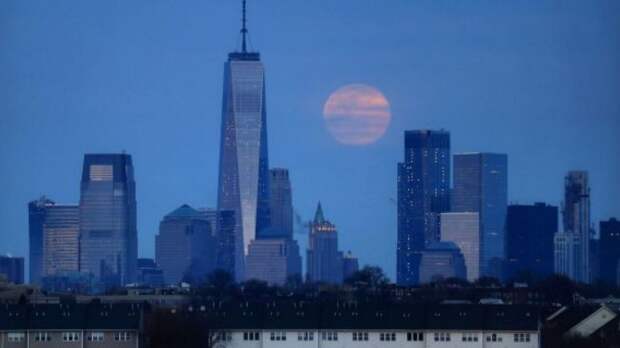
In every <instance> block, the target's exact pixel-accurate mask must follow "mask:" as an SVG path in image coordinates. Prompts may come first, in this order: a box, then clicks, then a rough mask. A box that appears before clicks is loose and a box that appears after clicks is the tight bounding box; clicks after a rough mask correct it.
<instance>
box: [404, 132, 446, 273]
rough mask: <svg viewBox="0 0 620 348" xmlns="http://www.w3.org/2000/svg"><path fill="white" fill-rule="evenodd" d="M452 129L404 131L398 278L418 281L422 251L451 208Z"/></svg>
mask: <svg viewBox="0 0 620 348" xmlns="http://www.w3.org/2000/svg"><path fill="white" fill-rule="evenodd" d="M450 162H451V159H450V133H448V132H446V131H443V130H440V131H434V130H414V131H405V156H404V161H403V162H401V163H398V199H397V200H398V238H397V246H396V254H397V257H396V282H397V283H398V284H399V285H416V284H418V282H419V266H420V252H421V251H422V250H423V249H424V248H425V247H426V246H427V245H428V244H429V243H431V242H433V241H438V240H439V235H440V228H439V214H441V213H443V212H447V211H449V210H450V200H449V198H450V197H449V195H450Z"/></svg>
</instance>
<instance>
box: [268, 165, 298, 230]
mask: <svg viewBox="0 0 620 348" xmlns="http://www.w3.org/2000/svg"><path fill="white" fill-rule="evenodd" d="M269 179H270V181H269V188H270V190H271V195H270V205H269V206H270V213H271V227H272V228H275V229H276V230H278V231H281V232H282V237H284V238H292V237H293V198H292V190H291V181H290V179H289V176H288V170H287V169H283V168H274V169H271V170H269Z"/></svg>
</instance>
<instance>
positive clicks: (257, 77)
mask: <svg viewBox="0 0 620 348" xmlns="http://www.w3.org/2000/svg"><path fill="white" fill-rule="evenodd" d="M242 22H243V27H242V29H241V34H242V47H241V51H240V52H233V53H230V54H229V55H228V61H227V62H226V64H225V65H224V93H223V94H224V95H223V101H222V126H221V127H222V128H221V143H220V164H219V166H220V172H219V191H218V209H219V210H232V211H234V212H235V214H234V215H235V219H236V227H235V245H234V256H235V262H234V266H235V272H234V275H235V279H237V280H243V279H244V276H243V274H244V256H245V255H247V253H248V246H249V244H250V242H251V241H252V240H253V239H255V238H256V235H257V234H260V231H261V230H262V229H264V228H267V227H269V224H270V222H269V163H268V157H267V112H266V108H265V71H264V67H263V63H261V61H260V55H259V53H258V52H248V51H247V48H246V34H247V29H246V27H245V2H244V8H243V21H242Z"/></svg>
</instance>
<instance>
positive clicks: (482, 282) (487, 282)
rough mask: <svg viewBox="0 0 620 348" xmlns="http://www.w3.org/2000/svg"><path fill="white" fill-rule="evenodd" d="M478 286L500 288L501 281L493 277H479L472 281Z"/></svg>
mask: <svg viewBox="0 0 620 348" xmlns="http://www.w3.org/2000/svg"><path fill="white" fill-rule="evenodd" d="M474 285H476V286H477V287H479V288H501V287H502V282H500V281H499V280H498V279H497V278H494V277H480V278H478V280H476V282H475V283H474Z"/></svg>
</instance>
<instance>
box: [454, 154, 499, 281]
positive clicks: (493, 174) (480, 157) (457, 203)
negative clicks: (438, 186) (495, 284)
mask: <svg viewBox="0 0 620 348" xmlns="http://www.w3.org/2000/svg"><path fill="white" fill-rule="evenodd" d="M451 204H452V206H451V208H452V211H453V212H475V213H478V214H479V218H480V229H481V231H480V236H481V240H480V242H481V243H480V275H481V276H490V277H495V278H498V279H499V278H501V276H502V265H503V262H504V259H505V243H506V238H505V233H504V232H505V222H506V210H507V205H508V156H507V155H505V154H496V153H462V154H455V155H454V191H453V196H452V202H451Z"/></svg>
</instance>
